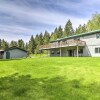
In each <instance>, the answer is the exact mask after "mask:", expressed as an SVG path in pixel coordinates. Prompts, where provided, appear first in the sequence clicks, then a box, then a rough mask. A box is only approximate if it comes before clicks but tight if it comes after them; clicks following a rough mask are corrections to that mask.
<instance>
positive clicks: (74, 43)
mask: <svg viewBox="0 0 100 100" xmlns="http://www.w3.org/2000/svg"><path fill="white" fill-rule="evenodd" d="M85 45H86V42H85V41H81V40H74V39H73V40H67V41H58V42H53V43H50V44H47V45H41V46H40V48H39V49H40V50H46V49H52V48H61V47H69V46H85Z"/></svg>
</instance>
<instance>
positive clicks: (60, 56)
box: [60, 48, 61, 57]
mask: <svg viewBox="0 0 100 100" xmlns="http://www.w3.org/2000/svg"><path fill="white" fill-rule="evenodd" d="M60 57H61V48H60Z"/></svg>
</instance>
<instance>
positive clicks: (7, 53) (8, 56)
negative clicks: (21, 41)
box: [6, 51, 10, 59]
mask: <svg viewBox="0 0 100 100" xmlns="http://www.w3.org/2000/svg"><path fill="white" fill-rule="evenodd" d="M6 59H10V52H8V51H7V52H6Z"/></svg>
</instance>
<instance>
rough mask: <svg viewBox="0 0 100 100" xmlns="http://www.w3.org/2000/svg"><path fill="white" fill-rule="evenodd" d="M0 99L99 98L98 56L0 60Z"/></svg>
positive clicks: (80, 99) (93, 99)
mask: <svg viewBox="0 0 100 100" xmlns="http://www.w3.org/2000/svg"><path fill="white" fill-rule="evenodd" d="M0 100H100V58H88V57H87V58H65V57H63V58H60V57H59V58H57V57H52V58H50V57H47V58H46V57H45V58H42V57H41V58H40V57H38V58H27V59H16V60H0Z"/></svg>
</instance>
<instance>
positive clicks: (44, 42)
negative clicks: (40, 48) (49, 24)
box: [43, 31, 50, 44]
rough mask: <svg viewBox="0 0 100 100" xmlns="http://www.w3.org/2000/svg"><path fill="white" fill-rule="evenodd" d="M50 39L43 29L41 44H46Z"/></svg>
mask: <svg viewBox="0 0 100 100" xmlns="http://www.w3.org/2000/svg"><path fill="white" fill-rule="evenodd" d="M49 41H50V35H49V33H48V32H47V31H45V33H44V36H43V44H48V43H49Z"/></svg>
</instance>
